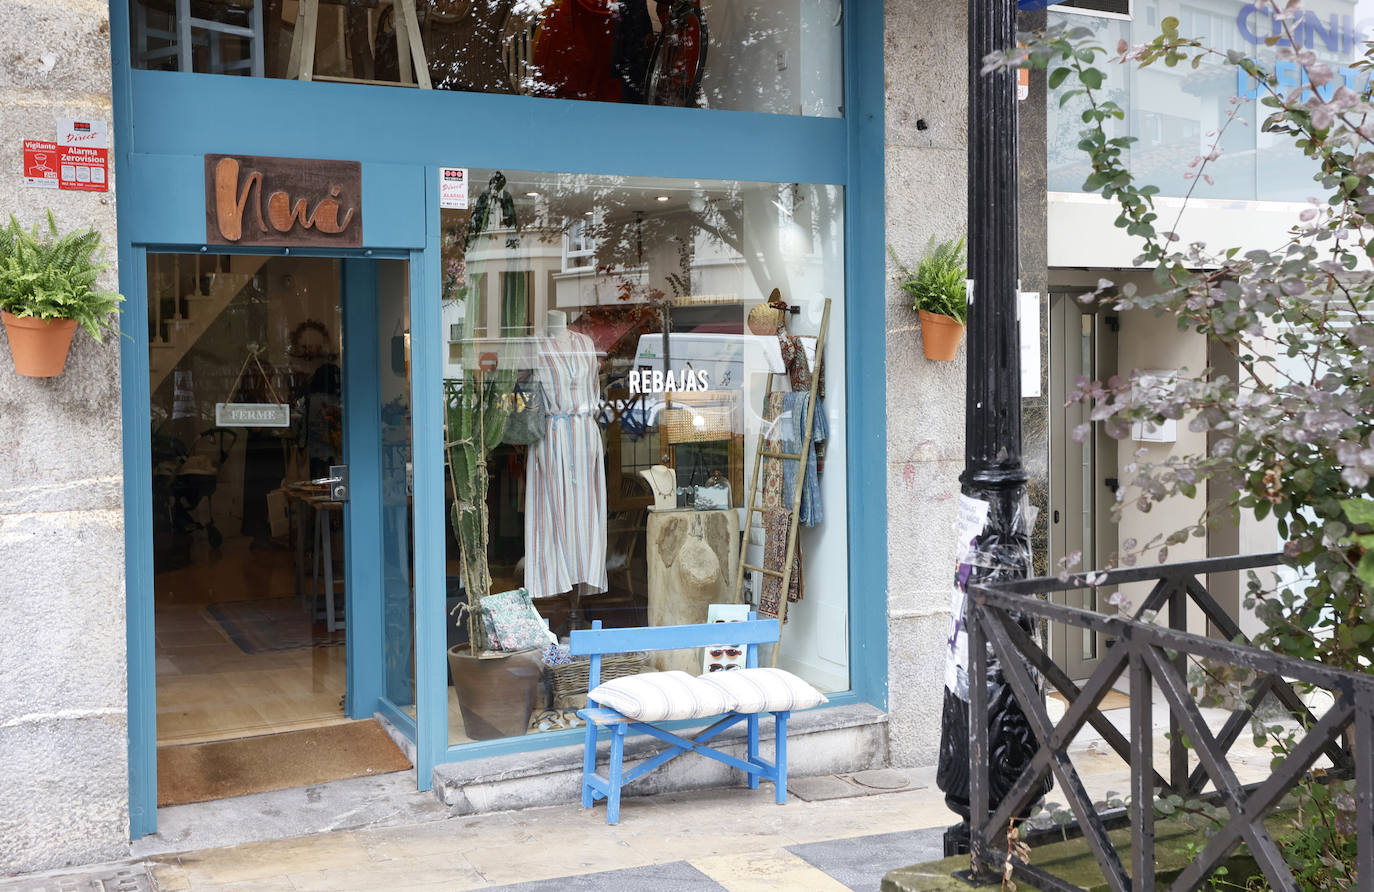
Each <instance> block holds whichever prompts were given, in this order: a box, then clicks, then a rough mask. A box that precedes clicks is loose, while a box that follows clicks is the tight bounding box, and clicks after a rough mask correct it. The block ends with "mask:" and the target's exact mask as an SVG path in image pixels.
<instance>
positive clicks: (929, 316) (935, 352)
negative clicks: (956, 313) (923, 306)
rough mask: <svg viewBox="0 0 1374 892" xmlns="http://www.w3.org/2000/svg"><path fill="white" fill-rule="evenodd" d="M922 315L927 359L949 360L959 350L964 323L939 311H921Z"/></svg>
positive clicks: (923, 340) (922, 342)
mask: <svg viewBox="0 0 1374 892" xmlns="http://www.w3.org/2000/svg"><path fill="white" fill-rule="evenodd" d="M919 314H920V317H921V346H922V347H924V348H925V351H926V359H938V360H941V361H948V360H951V359H953V358H954V355H955V354H956V353H958V352H959V342H960V341H962V340H963V339H964V323H962V322H960V321H959V320H958V319H952V318H950V317H949V316H942V315H940V314H939V313H927V312H926V311H925V310H920V311H919Z"/></svg>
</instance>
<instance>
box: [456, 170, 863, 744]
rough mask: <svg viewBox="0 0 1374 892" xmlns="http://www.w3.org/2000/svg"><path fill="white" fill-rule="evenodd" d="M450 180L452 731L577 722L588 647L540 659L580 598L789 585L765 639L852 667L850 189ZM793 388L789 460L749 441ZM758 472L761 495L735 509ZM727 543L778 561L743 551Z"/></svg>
mask: <svg viewBox="0 0 1374 892" xmlns="http://www.w3.org/2000/svg"><path fill="white" fill-rule="evenodd" d="M467 181H468V182H469V183H470V184H471V185H470V190H471V191H470V194H469V207H468V209H466V210H444V211H442V212H441V224H442V227H443V236H442V242H441V244H442V249H443V263H444V267H443V268H444V277H443V320H444V325H443V326H442V327H441V330H440V332H439V333H436V334H435V335H432V336H441V337H443V338H444V339H445V341H444V355H445V358H446V361H445V363H444V393H445V401H446V402H445V418H446V420H447V430H446V439H445V442H446V444H447V450H446V452H447V459H448V465H447V468H448V474H449V503H448V512H447V515H448V519H449V530H448V532H449V536H448V575H449V583H448V592H449V605H448V606H449V610H450V611H456V613H452V614H451V616H450V618H449V623H450V625H449V645H450V652H449V653H450V658H449V670H450V678H451V679H452V684H453V686H452V688H451V691H450V697H451V698H452V699H451V701H450V740H451V742H454V743H460V742H465V741H468V740H475V739H489V738H492V737H503V736H510V735H513V734H523V733H530V732H538V731H546V730H557V729H560V728H566V727H570V726H575V725H576V724H577V723H578V721H579V720H578V719H577V717H576V708H577V706H578V705H580V702H581V700H582V698H583V697H584V696H585V694H586V686H585V685H586V681H585V671H586V667H585V664H582V665H580V666H579V665H577V664H576V663H567V662H559V660H560V656H559V654H558V652H557V645H556V644H555V642H556V641H562V642H566V640H567V635H568V632H569V631H570V630H571V629H574V628H585V627H586V626H587V624H588V623H590V622H591V621H592V620H601V621H602V622H603V623H605V624H606V625H607V626H608V627H610V626H643V625H674V624H681V623H693V622H705V621H706V620H707V618H708V610H709V609H711V605H733V606H734V607H736V608H739V609H741V610H744V611H745V612H747V611H748V610H749V609H756V610H760V611H761V612H763V613H764V614H766V615H775V616H776V615H780V614H782V613H783V612H784V611H785V615H786V618H787V622H786V624H785V626H784V629H783V633H782V642H783V643H782V646H781V648H780V650H779V660H778V664H779V665H780V666H782V667H784V668H787V669H789V670H791V671H794V672H796V673H798V674H799V675H801V676H803V677H804V678H806V679H807V680H809V681H811V682H812V683H813V684H815V685H817V686H818V687H820V688H822V689H823V690H828V691H835V690H843V689H844V688H846V687H848V684H849V680H848V675H849V674H848V645H847V637H848V636H847V631H846V630H847V622H848V609H847V605H848V585H847V582H846V580H847V574H848V558H847V529H846V499H847V494H846V490H845V480H844V472H843V467H844V462H845V454H846V444H845V439H844V425H843V423H842V419H843V417H844V407H845V392H844V349H843V317H844V311H843V307H844V294H843V276H844V266H843V225H844V221H843V190H842V189H840V188H839V187H836V186H817V185H804V184H794V183H744V182H731V181H692V180H686V181H684V180H676V179H661V178H630V177H612V176H589V175H560V174H544V173H528V172H521V171H496V170H472V171H470V172H469V176H468V177H467ZM827 311H828V314H829V315H828V317H827ZM827 318H828V319H829V320H830V321H829V327H828V335H827V340H826V346H824V347H823V348H821V349H818V343H819V339H820V336H821V333H822V330H823V328H825V321H826V319H827ZM822 361H823V363H824V367H825V371H824V373H823V375H822V376H821V380H820V381H817V387H816V388H815V389H814V390H813V389H812V387H811V385H812V381H813V375H812V371H813V370H814V369H815V368H816V366H817V363H819V362H822ZM822 382H823V385H824V386H823V387H822V386H820V385H821V383H822ZM770 388H771V396H769V395H768V393H769V392H770ZM812 400H814V403H811V401H812ZM808 404H812V405H814V412H815V416H816V420H815V421H814V422H813V427H814V436H813V437H812V442H811V443H810V444H809V445H808V447H807V448H808V450H809V460H808V462H807V466H806V468H805V470H804V471H800V472H799V471H798V470H797V468H796V467H795V465H796V464H797V462H796V461H795V460H793V461H792V462H791V466H788V463H787V462H786V461H783V460H779V459H774V458H769V457H768V455H777V454H797V453H798V452H800V451H801V449H802V436H801V432H802V431H804V429H805V422H804V417H805V413H806V410H807V406H808ZM799 490H800V491H802V493H803V502H802V508H801V509H800V513H799V515H798V516H799V517H800V518H801V519H799V521H798V528H797V542H798V546H797V557H796V558H795V561H794V564H795V565H794V568H793V572H791V573H790V574H789V581H788V583H787V585H786V587H785V588H784V586H783V581H782V579H781V578H780V577H781V575H782V569H783V565H784V562H785V558H786V552H787V538H788V534H789V523H790V517H791V515H790V514H789V512H791V511H792V504H793V497H794V496H795V495H796V494H797V493H798V491H799ZM751 492H756V493H757V498H756V499H755V503H756V504H758V505H760V506H761V507H764V508H766V509H768V510H767V512H766V513H765V514H762V515H760V514H757V513H755V514H752V515H751V514H748V513H746V511H745V507H746V505H747V504H749V496H750V493H751ZM746 537H747V538H746ZM746 542H747V543H748V545H747V547H745V548H743V549H742V546H744V545H745V543H746ZM742 553H743V554H744V563H745V564H747V565H754V566H763V567H767V568H769V569H770V570H771V571H773V573H772V575H769V574H763V573H757V572H749V573H746V574H743V576H742V577H741V574H740V573H739V570H740V564H741V560H740V559H741V554H742ZM469 603H472V604H474V605H475V607H476V610H477V613H476V614H473V613H469V612H467V605H468V604H469ZM522 618H523V619H522ZM545 624H547V629H548V634H547V635H545V633H544V631H543V629H544V628H545ZM470 642H474V643H475V645H476V646H475V647H473V646H472V645H471V644H470ZM550 645H553V647H554V650H553V652H551V653H545V650H546V649H547V648H548V647H549V646H550ZM722 645H723V646H728V645H729V642H728V641H727V640H722ZM531 650H533V651H536V652H538V653H539V654H540V657H539V659H537V660H531V659H530V658H529V657H528V652H529V651H531ZM474 651H475V652H477V653H479V654H482V656H481V657H480V658H479V657H477V656H474ZM768 656H769V655H765V657H764V659H765V660H767V659H768ZM703 660H704V657H703V652H702V651H701V649H696V650H693V651H688V652H681V653H673V654H668V655H654V656H652V657H648V658H646V657H643V656H639V655H629V656H626V657H625V658H624V659H622V660H619V662H616V663H615V664H614V671H615V672H616V673H618V674H630V673H634V672H640V671H647V670H651V669H682V670H685V671H691V672H692V674H694V675H696V674H701V673H703V672H706V671H710V668H709V667H710V665H711V662H709V661H708V662H703ZM714 662H715V663H719V662H720V660H719V659H716V660H714ZM579 671H580V672H581V673H582V674H581V675H580V676H579ZM579 678H580V679H581V681H580V684H581V687H580V688H579V687H578V684H579V682H578V679H579Z"/></svg>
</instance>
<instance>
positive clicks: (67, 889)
mask: <svg viewBox="0 0 1374 892" xmlns="http://www.w3.org/2000/svg"><path fill="white" fill-rule="evenodd" d="M0 890H3V892H153V884H152V882H151V881H150V880H149V879H148V871H147V870H146V869H145V868H144V867H143V866H142V865H138V866H134V867H107V868H103V869H100V870H94V871H91V872H88V873H80V874H64V875H61V876H46V877H41V878H39V877H25V878H21V879H16V880H0Z"/></svg>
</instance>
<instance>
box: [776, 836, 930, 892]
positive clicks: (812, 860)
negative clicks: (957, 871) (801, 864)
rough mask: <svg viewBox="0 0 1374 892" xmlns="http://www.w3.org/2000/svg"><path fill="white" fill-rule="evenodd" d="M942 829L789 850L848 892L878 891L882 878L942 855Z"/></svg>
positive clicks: (833, 841) (852, 839) (810, 844)
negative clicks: (861, 891) (910, 865)
mask: <svg viewBox="0 0 1374 892" xmlns="http://www.w3.org/2000/svg"><path fill="white" fill-rule="evenodd" d="M943 838H944V829H943V828H940V827H936V828H933V829H930V830H911V831H902V832H899V833H878V834H874V835H872V836H858V837H852V838H850V839H834V840H829V841H826V842H813V843H808V844H806V845H800V846H789V847H788V849H787V851H789V852H791V853H792V854H794V855H796V856H797V857H798V858H801V859H802V860H803V861H805V862H806V863H808V864H810V865H811V866H812V867H814V868H816V869H817V870H820V871H822V872H824V873H826V874H828V875H830V876H831V877H833V878H834V879H835V880H837V881H839V882H840V883H842V884H843V885H844V886H846V887H848V888H850V889H856V890H858V889H862V890H865V892H869V890H872V889H877V888H878V886H879V885H881V884H882V881H883V875H884V874H886V873H888V872H889V871H892V870H896V869H897V868H900V867H905V866H906V865H908V864H911V863H913V862H919V861H924V860H929V859H934V858H939V857H941V856H942V855H943V854H944V844H943Z"/></svg>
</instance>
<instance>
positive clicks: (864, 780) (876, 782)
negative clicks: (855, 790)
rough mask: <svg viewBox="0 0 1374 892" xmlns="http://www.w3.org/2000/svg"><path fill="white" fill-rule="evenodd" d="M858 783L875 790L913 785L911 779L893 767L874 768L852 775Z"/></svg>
mask: <svg viewBox="0 0 1374 892" xmlns="http://www.w3.org/2000/svg"><path fill="white" fill-rule="evenodd" d="M850 778H851V779H852V780H853V781H854V783H856V784H861V785H862V786H865V787H868V788H870V789H873V790H901V789H904V788H906V787H909V786H911V779H910V778H908V777H907V776H906V775H905V774H902V773H901V772H900V771H893V770H892V769H891V768H874V769H872V770H869V771H860V772H857V773H856V774H853V775H850Z"/></svg>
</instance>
